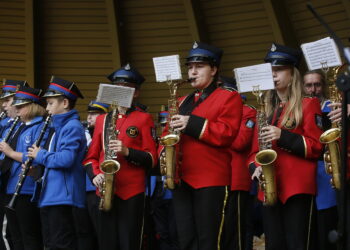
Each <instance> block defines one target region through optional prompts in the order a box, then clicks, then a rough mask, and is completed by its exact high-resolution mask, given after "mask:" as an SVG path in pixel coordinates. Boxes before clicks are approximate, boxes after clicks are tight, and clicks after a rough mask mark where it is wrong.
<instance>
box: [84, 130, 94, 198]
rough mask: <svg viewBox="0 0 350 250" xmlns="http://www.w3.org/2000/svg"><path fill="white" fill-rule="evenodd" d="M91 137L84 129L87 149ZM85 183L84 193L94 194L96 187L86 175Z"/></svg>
mask: <svg viewBox="0 0 350 250" xmlns="http://www.w3.org/2000/svg"><path fill="white" fill-rule="evenodd" d="M91 136H92V135H90V132H89V130H88V129H85V138H86V145H87V147H89V146H90V143H91V140H92V138H91ZM85 182H86V192H91V191H94V192H96V187H95V185H94V184H92V182H91V180H90V178H89V176H88V175H87V174H86V175H85Z"/></svg>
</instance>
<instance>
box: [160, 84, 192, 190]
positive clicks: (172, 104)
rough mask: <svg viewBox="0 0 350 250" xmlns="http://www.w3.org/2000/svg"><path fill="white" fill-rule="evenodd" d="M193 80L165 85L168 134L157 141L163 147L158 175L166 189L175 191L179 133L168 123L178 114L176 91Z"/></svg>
mask: <svg viewBox="0 0 350 250" xmlns="http://www.w3.org/2000/svg"><path fill="white" fill-rule="evenodd" d="M193 80H194V79H193V78H189V79H187V80H185V81H182V82H173V81H171V80H167V84H168V86H169V90H170V98H169V100H168V110H169V116H168V128H169V129H168V134H167V135H165V136H163V137H161V138H160V140H159V143H160V145H162V146H164V153H165V154H162V155H161V156H160V161H159V162H160V163H159V165H160V173H161V175H163V176H165V183H164V186H165V187H166V188H168V189H175V173H176V149H175V145H176V144H177V143H178V142H179V141H180V132H178V131H175V130H174V128H171V127H170V126H169V122H170V121H171V119H172V117H173V116H174V115H176V114H178V113H179V108H178V103H177V90H178V87H179V85H181V84H183V83H188V82H191V81H193Z"/></svg>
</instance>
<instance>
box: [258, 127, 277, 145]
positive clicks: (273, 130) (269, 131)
mask: <svg viewBox="0 0 350 250" xmlns="http://www.w3.org/2000/svg"><path fill="white" fill-rule="evenodd" d="M279 138H281V129H280V128H277V127H276V126H266V127H263V128H262V129H261V139H262V140H263V141H264V142H271V141H274V140H278V139H279Z"/></svg>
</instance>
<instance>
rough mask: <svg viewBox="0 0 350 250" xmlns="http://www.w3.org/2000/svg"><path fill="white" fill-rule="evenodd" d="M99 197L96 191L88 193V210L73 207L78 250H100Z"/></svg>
mask: <svg viewBox="0 0 350 250" xmlns="http://www.w3.org/2000/svg"><path fill="white" fill-rule="evenodd" d="M98 202H99V197H98V196H97V195H96V192H95V191H91V192H87V193H86V208H78V207H73V217H74V225H75V230H76V234H77V244H78V247H77V249H78V250H98V243H97V217H98V213H99V212H98Z"/></svg>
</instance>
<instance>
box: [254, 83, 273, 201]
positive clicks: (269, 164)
mask: <svg viewBox="0 0 350 250" xmlns="http://www.w3.org/2000/svg"><path fill="white" fill-rule="evenodd" d="M252 93H253V95H255V96H256V99H257V102H258V105H259V108H258V110H257V117H256V118H257V122H258V140H259V152H258V153H257V154H256V156H255V161H256V162H257V163H258V164H259V165H261V168H262V175H261V176H260V180H259V182H260V189H261V190H262V191H263V192H264V205H266V206H272V205H274V204H275V203H276V202H277V190H276V182H275V167H274V165H273V162H274V161H275V160H276V158H277V153H276V151H275V150H273V149H271V148H272V143H271V142H263V140H262V139H261V129H262V128H263V127H265V126H268V123H267V118H266V113H265V103H264V100H263V92H262V91H261V90H259V86H254V87H253V91H252Z"/></svg>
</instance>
